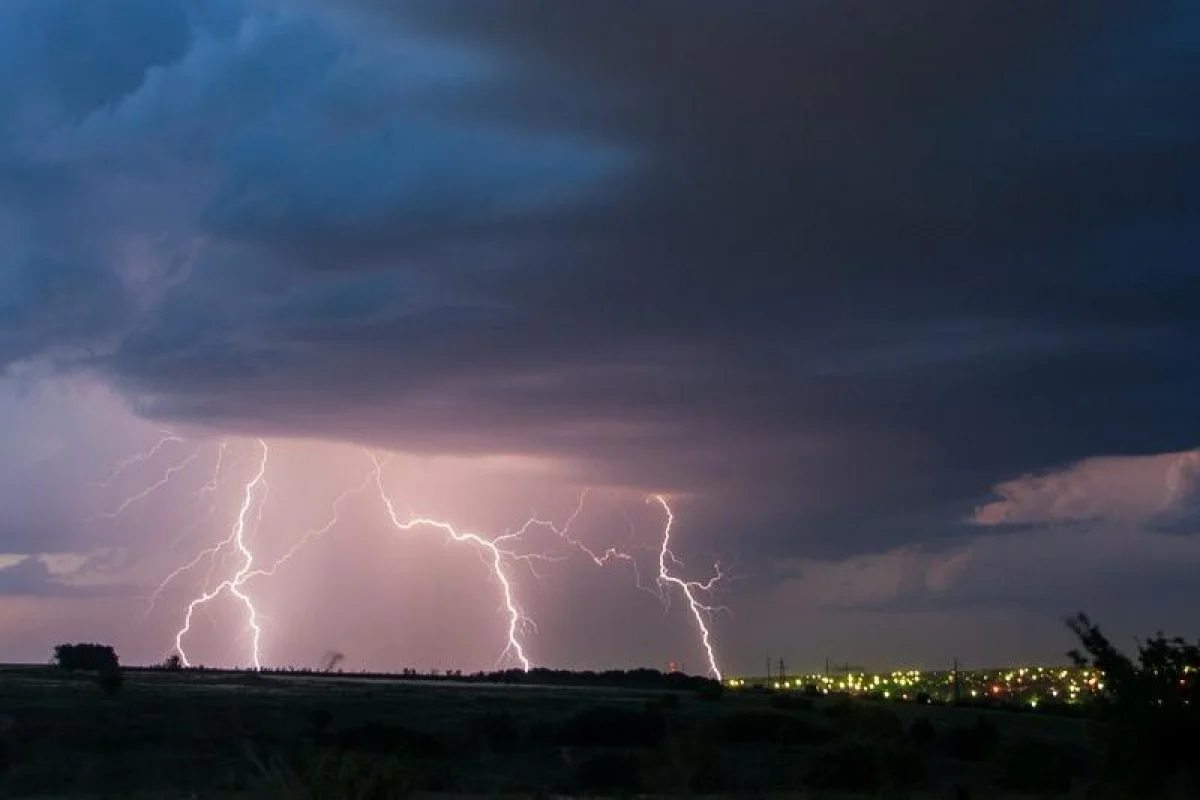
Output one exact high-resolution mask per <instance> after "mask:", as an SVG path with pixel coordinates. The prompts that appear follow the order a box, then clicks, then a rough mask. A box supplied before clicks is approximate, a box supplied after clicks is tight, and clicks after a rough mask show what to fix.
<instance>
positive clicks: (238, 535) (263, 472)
mask: <svg viewBox="0 0 1200 800" xmlns="http://www.w3.org/2000/svg"><path fill="white" fill-rule="evenodd" d="M257 441H258V446H259V448H260V450H261V451H262V452H261V456H260V458H259V462H258V469H257V471H256V472H255V473H254V477H252V478H251V479H250V480H249V481H248V482H247V483H246V486H245V488H244V489H243V493H242V504H241V506H240V508H239V509H238V514H237V519H236V520H235V522H234V523H233V526H232V528H231V530H230V532H229V536H228V537H227V538H226V539H225V540H224V541H222V542H220V543H218V544H217V545H215V547H214V548H213V549H212V552H213V555H214V556H215V555H216V553H218V552H219V551H220V550H222V549H223V548H225V547H231V548H233V549H234V550H235V551H236V552H237V553H238V555H239V556H240V557H241V566H239V567H238V569H237V571H236V572H235V573H234V574H233V577H231V578H226V579H225V580H223V581H221V582H220V583H219V584H217V586H216V587H215V588H213V589H210V590H208V591H206V592H204V593H203V594H201V595H199V596H198V597H196V598H195V599H193V600H192V601H191V602H190V603H188V606H187V611H186V612H185V614H184V620H183V626H182V627H181V628H180V629H179V630H178V632H176V634H175V651H176V652H177V653H179V657H180V659H182V660H183V663H184V664H185V665H186V666H191V662H190V661H188V656H187V651H186V650H184V647H183V640H184V638H185V637H186V636H187V635H188V633H189V632H190V631H191V629H192V616H193V615H194V614H195V613H196V609H197V608H200V607H201V606H204V605H206V604H207V603H209V602H211V601H212V600H214V599H216V598H217V597H219V596H220V595H221V594H222V593H223V592H229V594H230V595H232V596H233V597H234V598H236V599H237V600H238V601H240V602H241V604H242V605H243V606H244V607H245V609H246V624H247V625H248V626H249V628H250V630H251V632H252V636H251V640H252V642H251V647H252V650H251V659H252V661H253V664H254V669H256V670H260V669H262V652H261V649H260V642H261V639H262V626H261V625H259V622H258V618H259V613H258V610H257V609H256V608H255V607H254V601H253V600H251V599H250V596H249V595H248V594H246V592H245V591H244V589H243V584H245V582H246V580H248V578H249V577H250V576H251V575H252V574H253V573H254V554H253V553H252V552H251V551H250V548H249V546H248V545H247V543H246V540H247V532H246V529H247V527H248V524H247V520H248V518H249V516H250V511H251V509H252V508H253V507H254V503H255V500H256V496H257V495H258V494H260V493H262V492H264V491H265V489H266V477H267V461H268V460H269V459H270V455H271V449H270V448H269V447H268V446H267V443H266V442H265V441H264V440H262V439H258V440H257Z"/></svg>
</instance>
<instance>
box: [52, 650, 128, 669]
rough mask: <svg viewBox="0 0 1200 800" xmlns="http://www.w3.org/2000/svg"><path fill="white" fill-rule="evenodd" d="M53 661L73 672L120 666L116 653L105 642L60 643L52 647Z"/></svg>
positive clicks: (59, 666) (117, 667) (60, 667)
mask: <svg viewBox="0 0 1200 800" xmlns="http://www.w3.org/2000/svg"><path fill="white" fill-rule="evenodd" d="M53 660H54V663H55V664H56V665H57V666H58V668H59V669H63V670H66V671H68V672H73V671H75V670H82V671H86V672H101V671H104V670H116V669H119V668H120V664H119V663H118V661H117V653H116V651H115V650H113V649H112V646H111V645H107V644H60V645H57V646H56V647H55V648H54V659H53Z"/></svg>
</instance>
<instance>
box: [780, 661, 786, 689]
mask: <svg viewBox="0 0 1200 800" xmlns="http://www.w3.org/2000/svg"><path fill="white" fill-rule="evenodd" d="M786 681H787V667H786V666H784V663H783V659H782V658H781V659H779V682H780V683H784V682H786Z"/></svg>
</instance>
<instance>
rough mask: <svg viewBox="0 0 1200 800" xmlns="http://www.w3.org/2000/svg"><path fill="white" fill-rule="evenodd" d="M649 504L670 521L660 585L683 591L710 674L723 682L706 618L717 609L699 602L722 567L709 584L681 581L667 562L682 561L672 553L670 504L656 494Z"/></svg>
mask: <svg viewBox="0 0 1200 800" xmlns="http://www.w3.org/2000/svg"><path fill="white" fill-rule="evenodd" d="M646 502H657V503H658V504H659V505H660V506H662V508H663V512H664V513H665V514H666V517H667V521H666V524H665V525H664V526H663V537H662V547H661V549H660V550H659V551H658V582H659V585H660V586H665V585H667V584H669V585H672V586H675V587H676V588H678V589H679V590H680V592H681V593H682V594H683V596H684V597H685V598H686V599H687V603H688V609H689V610H690V611H691V613H692V618H693V619H694V620H696V626H697V627H699V629H700V641H701V644H703V646H704V652H705V653H706V654H707V656H708V668H709V671H710V672H711V673H712V674H713V676H714V677H716V679H717V680H721V668H720V667H718V666H717V656H716V652H715V651H714V649H713V644H712V635H711V633H710V631H709V629H708V622H707V621H706V619H705V618H706V617H708V616H711V615H712V614H713V612H715V611H717V610H718V609H717V608H715V607H713V606H710V605H706V604H704V603H701V602H700V601H699V600H697V599H696V593H697V592H709V591H712V589H713V587H714V586H716V584H717V583H718V582H719V581H720V580H721V578H722V577H723V575H722V574H721V571H720V566H719V565H718V567H717V574H716V575H715V576H713V577H712V578H709V579H708V580H707V581H685V580H683V579H682V578H680V577H678V576H676V575H673V574H672V573H671V569H670V567H668V566H667V562H668V561H670V562H671V563H673V564H675V565H679V563H680V562H679V559H678V558H677V557H676V556H675V554H674V553H673V552H672V551H671V528H672V527H673V526H674V525H675V514H674V512H672V511H671V505H670V503H668V502H667V498H666V497H664V496H663V495H661V494H656V495H654V496H652V497H649V498H647V500H646Z"/></svg>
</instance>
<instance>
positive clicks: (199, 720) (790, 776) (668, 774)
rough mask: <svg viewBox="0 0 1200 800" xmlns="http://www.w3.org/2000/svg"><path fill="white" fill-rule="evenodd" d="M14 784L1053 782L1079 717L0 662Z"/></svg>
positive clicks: (899, 792) (825, 789)
mask: <svg viewBox="0 0 1200 800" xmlns="http://www.w3.org/2000/svg"><path fill="white" fill-rule="evenodd" d="M0 714H4V715H7V717H9V718H11V722H12V730H11V731H10V732H9V734H8V739H9V741H8V743H7V745H6V748H5V750H6V758H5V760H6V761H7V764H6V770H5V774H4V776H3V778H0V796H4V797H80V798H82V797H164V798H169V797H179V798H181V797H196V798H206V797H214V798H217V797H289V798H291V797H312V798H330V800H335V799H336V798H341V797H398V796H407V795H412V794H414V793H415V794H422V795H424V794H427V793H431V792H432V793H438V794H443V795H446V796H451V795H457V796H464V795H474V796H499V795H508V796H513V797H519V796H549V795H571V796H584V795H586V796H602V795H607V796H621V795H629V794H633V793H643V794H678V793H690V794H708V795H720V796H727V797H745V796H766V795H775V794H780V795H781V796H792V797H826V796H827V797H845V798H848V797H859V796H869V797H880V796H883V797H892V796H905V797H950V796H954V794H953V792H955V791H956V790H958V789H959V788H960V787H961V788H963V789H966V790H968V791H969V792H970V794H969V795H968V796H970V797H972V798H980V797H1007V796H1010V795H1017V794H1021V793H1025V792H1030V791H1041V792H1044V793H1047V794H1050V793H1052V791H1051V790H1054V791H1056V792H1057V793H1059V794H1061V793H1062V791H1063V790H1065V789H1067V788H1068V787H1069V785H1070V784H1071V782H1072V781H1073V780H1075V781H1077V780H1078V779H1079V777H1080V776H1082V775H1084V774H1085V773H1086V770H1087V769H1088V763H1087V762H1088V747H1087V745H1088V733H1087V728H1086V723H1085V722H1084V721H1082V720H1079V719H1069V718H1056V717H1046V716H1038V715H1033V714H1006V713H1000V712H985V711H976V710H965V709H956V708H949V707H938V706H918V705H909V704H872V703H869V702H865V701H855V702H851V701H849V700H846V699H831V698H818V699H816V700H811V699H808V698H804V697H800V696H798V695H778V694H776V695H771V694H767V693H760V692H750V691H745V692H741V691H738V692H730V691H726V692H724V693H704V694H697V693H693V692H663V691H633V690H628V689H601V688H578V689H577V688H567V687H553V688H540V687H521V686H501V685H479V684H455V683H451V682H441V683H425V682H420V681H402V680H395V681H384V680H373V679H372V680H368V679H360V678H354V677H350V676H345V677H342V676H314V677H299V676H288V675H256V674H245V673H242V674H238V673H215V672H213V673H209V672H166V671H163V672H149V671H147V672H142V671H129V672H126V673H125V680H124V683H123V685H122V686H121V687H120V689H119V690H117V691H114V692H111V693H106V692H104V691H102V690H101V688H100V687H99V686H98V685H97V683H96V679H95V677H94V676H92V675H87V674H77V675H67V674H64V673H61V672H58V671H56V670H53V669H51V668H48V667H47V668H8V669H2V670H0Z"/></svg>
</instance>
